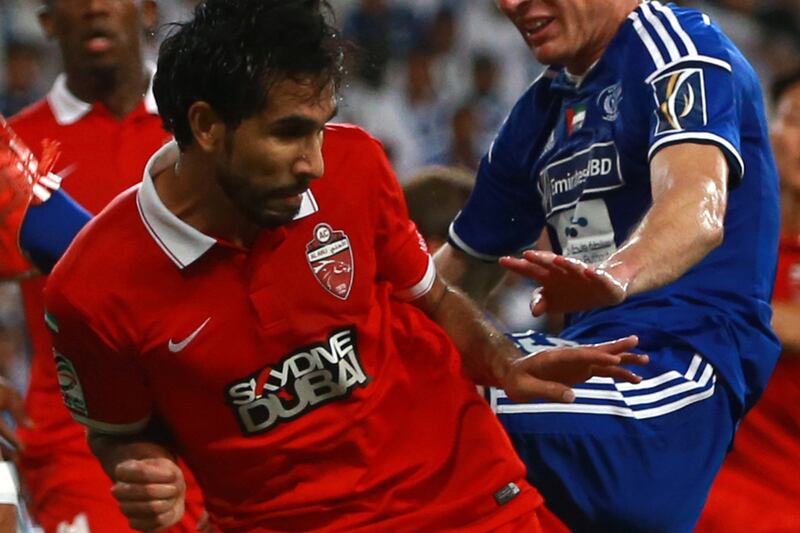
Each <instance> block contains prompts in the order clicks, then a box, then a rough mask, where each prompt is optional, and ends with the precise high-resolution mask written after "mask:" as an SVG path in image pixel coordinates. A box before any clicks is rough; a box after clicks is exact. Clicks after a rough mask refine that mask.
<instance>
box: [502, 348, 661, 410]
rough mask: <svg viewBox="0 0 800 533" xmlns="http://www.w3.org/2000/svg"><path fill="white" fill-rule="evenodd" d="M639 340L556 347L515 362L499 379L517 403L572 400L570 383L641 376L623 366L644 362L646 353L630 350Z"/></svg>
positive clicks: (637, 380)
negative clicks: (542, 400)
mask: <svg viewBox="0 0 800 533" xmlns="http://www.w3.org/2000/svg"><path fill="white" fill-rule="evenodd" d="M638 342H639V340H638V339H637V338H636V337H635V336H630V337H625V338H622V339H617V340H615V341H611V342H606V343H602V344H593V345H587V346H572V347H568V348H556V349H553V350H545V351H541V352H538V353H536V354H532V355H528V356H526V357H522V358H520V359H517V360H515V361H513V362H512V363H511V364H510V365H509V367H508V369H507V371H506V373H505V374H504V375H501V376H498V379H499V381H500V384H501V388H503V389H504V390H505V392H506V394H507V395H508V397H509V398H511V399H512V400H514V401H516V402H525V401H529V400H533V399H545V400H550V401H553V402H561V403H571V402H573V401H575V393H574V392H573V391H572V389H571V388H570V386H571V385H575V384H577V383H582V382H584V381H586V380H588V379H590V378H592V377H594V376H602V377H610V378H614V379H617V380H622V381H627V382H630V383H639V382H640V381H641V380H642V378H641V377H640V376H638V375H636V374H634V373H633V372H631V371H630V370H628V369H627V368H623V367H622V366H620V365H645V364H647V363H648V362H649V361H650V359H649V357H648V356H646V355H639V354H635V353H630V352H629V350H631V349H633V348H634V347H635V346H636V345H637V344H638Z"/></svg>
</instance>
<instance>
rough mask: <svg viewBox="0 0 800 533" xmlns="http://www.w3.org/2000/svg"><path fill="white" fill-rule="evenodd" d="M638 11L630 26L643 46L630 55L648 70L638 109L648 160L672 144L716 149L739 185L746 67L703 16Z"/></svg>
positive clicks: (656, 8)
mask: <svg viewBox="0 0 800 533" xmlns="http://www.w3.org/2000/svg"><path fill="white" fill-rule="evenodd" d="M639 11H640V13H638V15H637V16H635V17H634V19H633V20H634V27H635V29H636V31H637V33H638V36H639V37H640V40H641V43H640V44H641V45H642V46H641V47H638V48H637V47H634V48H633V51H632V52H631V53H636V54H637V55H639V56H640V57H645V58H648V59H650V60H651V63H650V64H651V65H652V67H651V69H650V72H649V73H647V74H645V79H644V86H645V87H644V92H643V95H642V97H641V103H640V104H639V105H641V107H639V109H641V110H642V111H645V110H646V111H647V112H648V117H649V149H648V159H649V160H652V158H653V157H654V156H655V155H656V154H657V153H658V152H659V151H660V150H661V149H663V148H665V147H667V146H670V145H673V144H680V143H698V144H711V145H715V146H717V147H719V148H720V150H721V151H722V153H723V154H724V155H725V158H726V159H727V161H728V166H729V167H730V171H731V172H730V174H731V182H732V184H734V185H735V184H737V183H738V182H739V181H740V180H741V179H742V176H743V175H744V171H745V168H744V161H743V158H742V156H741V138H740V136H741V134H740V132H741V122H742V116H741V109H742V102H741V100H742V98H743V96H742V95H743V94H745V91H744V90H743V88H744V86H745V85H746V83H745V82H746V80H747V79H748V77H749V76H750V72H749V70H750V67H749V65H747V64H746V62H745V61H743V60H740V58H739V57H738V56H737V55H736V53H735V51H734V49H733V48H732V45H731V44H730V43H729V42H728V41H727V38H726V37H724V36H723V35H722V34H721V33H720V32H719V30H718V29H717V28H716V27H715V26H714V25H713V23H712V22H711V21H710V19H708V18H707V17H705V16H704V15H703V14H702V13H699V12H696V11H689V10H679V9H674V10H673V9H670V8H669V7H666V6H660V5H656V4H653V5H652V6H650V5H644V6H642V7H640V10H639ZM626 63H630V64H634V63H636V60H635V59H633V58H631V60H630V61H629V62H626ZM635 71H636V69H629V70H627V72H628V73H629V74H631V73H633V72H635ZM639 75H641V74H639ZM640 79H641V78H640ZM640 83H641V81H640Z"/></svg>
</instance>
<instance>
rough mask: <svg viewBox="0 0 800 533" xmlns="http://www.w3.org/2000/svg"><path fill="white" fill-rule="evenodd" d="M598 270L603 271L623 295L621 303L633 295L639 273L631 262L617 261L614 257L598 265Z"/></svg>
mask: <svg viewBox="0 0 800 533" xmlns="http://www.w3.org/2000/svg"><path fill="white" fill-rule="evenodd" d="M597 268H598V270H602V271H603V272H605V273H606V274H607V275H608V276H609V279H610V281H611V282H612V283H613V284H614V285H615V286H616V287H617V288H618V290H619V292H620V293H621V295H622V298H621V300H620V301H624V300H625V299H626V298H627V297H628V296H629V295H631V294H632V293H633V288H634V282H635V279H636V275H637V273H638V268H637V267H636V266H635V265H634V264H632V263H631V262H630V261H627V260H626V261H623V260H620V259H615V258H614V257H613V256H612V257H610V258H609V259H608V260H606V261H603V262H602V263H600V264H599V265H598V267H597Z"/></svg>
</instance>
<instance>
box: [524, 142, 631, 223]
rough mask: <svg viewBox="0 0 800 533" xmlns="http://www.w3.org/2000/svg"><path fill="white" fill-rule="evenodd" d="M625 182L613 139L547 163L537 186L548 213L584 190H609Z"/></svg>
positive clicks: (568, 204) (575, 200)
mask: <svg viewBox="0 0 800 533" xmlns="http://www.w3.org/2000/svg"><path fill="white" fill-rule="evenodd" d="M624 184H625V182H624V181H623V179H622V175H621V174H620V170H619V154H618V153H617V147H616V145H615V144H614V143H613V142H605V143H597V144H593V145H592V146H590V147H589V148H587V149H585V150H581V151H580V152H577V153H575V154H573V155H572V156H570V157H568V158H566V159H560V160H558V161H555V162H553V163H550V164H549V165H547V166H546V167H545V168H544V169H543V170H542V172H541V173H540V175H539V189H540V192H541V193H542V197H543V198H544V207H545V211H546V213H547V216H548V217H549V216H550V215H551V214H553V213H554V212H555V211H560V210H562V209H566V208H568V207H572V206H574V205H575V204H577V203H578V200H580V198H581V196H582V195H583V194H584V193H591V192H600V191H608V190H611V189H616V188H617V187H622V186H623V185H624Z"/></svg>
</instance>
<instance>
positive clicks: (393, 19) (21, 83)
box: [0, 0, 800, 382]
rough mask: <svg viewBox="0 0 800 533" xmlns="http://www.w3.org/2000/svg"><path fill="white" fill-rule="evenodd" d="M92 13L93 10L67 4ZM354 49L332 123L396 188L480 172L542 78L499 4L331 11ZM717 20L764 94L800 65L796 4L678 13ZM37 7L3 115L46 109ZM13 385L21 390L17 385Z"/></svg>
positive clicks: (365, 0) (46, 50) (750, 3)
mask: <svg viewBox="0 0 800 533" xmlns="http://www.w3.org/2000/svg"><path fill="white" fill-rule="evenodd" d="M63 1H75V2H78V1H86V2H90V1H94V0H63ZM331 3H332V5H333V7H334V9H335V11H336V17H337V22H338V25H339V26H340V27H341V28H342V29H343V32H344V34H345V36H346V37H347V38H348V39H349V40H350V41H352V43H353V44H354V50H353V53H352V54H350V57H349V65H348V70H349V73H350V74H349V75H348V77H347V81H346V84H345V86H344V87H343V88H342V101H341V104H340V116H339V117H338V118H337V120H341V121H346V122H354V123H356V124H359V125H362V126H364V127H365V128H366V129H368V130H369V131H370V132H372V133H373V135H375V136H377V137H378V138H380V139H381V140H382V141H383V143H384V145H385V147H386V151H387V153H388V154H389V156H390V158H391V160H392V162H393V164H394V167H395V169H396V171H397V174H398V177H399V179H400V181H401V182H403V183H407V182H408V181H409V180H410V179H411V177H412V176H413V175H414V173H415V172H416V171H417V170H418V169H419V168H421V167H423V166H426V165H434V164H435V165H450V166H456V167H461V168H463V169H464V170H465V171H466V172H467V173H469V172H471V171H473V170H474V169H475V168H476V166H477V164H478V161H479V159H480V157H481V156H482V154H483V152H484V151H485V150H486V149H487V148H488V146H489V145H490V143H491V140H492V137H493V135H494V132H495V131H496V130H497V129H498V127H499V126H500V124H501V123H502V121H503V119H504V117H505V115H506V114H507V112H508V111H509V110H510V108H511V106H512V105H513V103H514V101H515V99H516V98H517V97H518V96H519V95H520V94H521V93H522V91H523V90H524V89H525V87H527V86H528V85H529V84H530V83H531V81H532V80H533V79H534V78H535V77H536V75H537V74H538V73H539V71H540V70H541V69H542V66H541V65H538V64H537V63H536V61H535V60H534V59H533V57H532V55H531V54H530V52H529V50H528V49H527V48H526V47H525V45H524V43H523V41H522V39H521V38H520V37H519V36H518V35H517V33H516V30H515V29H514V28H513V27H512V25H511V23H510V22H508V21H507V19H506V18H505V17H504V16H503V15H502V14H501V13H500V12H499V11H498V9H497V8H496V6H495V4H494V2H493V1H492V0H332V1H331ZM677 3H678V4H681V5H686V6H692V7H697V8H699V9H701V10H703V11H705V12H706V13H707V14H709V15H710V16H711V18H712V19H714V20H715V21H716V22H717V23H718V24H720V25H721V26H722V28H723V29H724V30H725V31H726V32H727V34H728V35H729V36H731V37H732V38H733V39H734V41H735V42H736V43H737V44H738V45H739V47H740V48H741V49H742V51H743V52H744V53H745V55H746V56H747V57H748V58H749V59H750V61H751V62H752V63H753V65H754V66H755V67H756V69H757V71H758V72H759V73H760V75H761V79H762V82H763V85H764V87H765V89H766V88H768V87H769V85H770V83H771V81H772V79H773V78H774V77H775V76H776V75H779V74H781V73H782V72H785V71H787V70H789V69H791V68H793V67H796V66H798V65H800V0H692V1H680V2H677ZM158 4H159V16H160V25H159V27H157V28H153V32H152V35H151V36H150V38H149V42H148V54H149V55H150V57H151V58H152V59H153V60H154V59H155V57H156V53H157V48H158V42H159V39H160V38H161V36H163V34H164V31H166V30H165V29H164V27H163V25H165V24H167V23H169V22H171V21H174V20H179V19H181V18H183V17H186V16H187V15H188V14H189V12H190V11H191V9H192V7H193V4H194V2H193V1H191V0H158ZM39 5H40V3H39V1H38V0H0V112H1V113H3V114H4V115H6V116H10V115H13V114H14V113H16V112H17V111H19V110H20V109H21V108H23V107H24V106H26V105H28V104H29V103H31V102H33V101H35V100H36V99H38V98H40V97H41V96H43V95H44V94H46V93H47V91H48V90H49V88H50V85H51V84H52V81H53V79H54V78H55V76H56V74H57V73H58V72H59V70H60V65H59V63H58V58H59V54H58V53H57V50H56V49H55V46H54V44H53V43H52V42H48V41H47V40H46V39H45V38H44V36H43V34H42V32H41V30H40V28H39V25H38V22H37V14H36V13H37V9H38V7H39ZM508 294H509V295H510V296H507V298H510V299H511V300H510V301H504V302H498V303H497V304H496V306H495V308H496V309H498V310H499V311H498V313H499V314H501V315H503V316H500V317H499V321H500V322H502V324H501V325H503V326H504V327H509V328H513V329H522V328H523V327H527V326H531V325H532V326H538V325H537V324H533V323H531V321H530V316H529V313H528V310H527V309H528V307H527V305H528V304H527V297H528V295H529V292H528V290H522V291H511V292H509V293H508ZM17 298H18V296H17V293H16V290H15V287H14V285H13V284H5V285H0V374H2V375H6V376H15V375H16V376H20V377H21V376H24V375H25V374H26V369H25V365H24V364H23V363H24V361H25V352H26V345H25V341H24V335H23V334H22V327H21V326H22V315H21V313H20V312H19V307H18V304H17V303H16V302H17ZM15 381H18V382H19V381H21V379H20V380H15Z"/></svg>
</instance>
